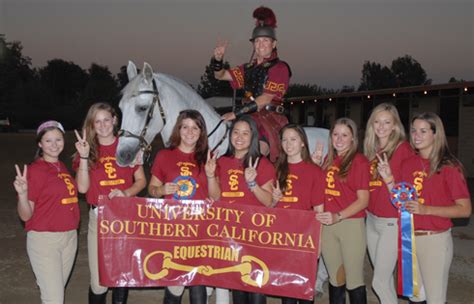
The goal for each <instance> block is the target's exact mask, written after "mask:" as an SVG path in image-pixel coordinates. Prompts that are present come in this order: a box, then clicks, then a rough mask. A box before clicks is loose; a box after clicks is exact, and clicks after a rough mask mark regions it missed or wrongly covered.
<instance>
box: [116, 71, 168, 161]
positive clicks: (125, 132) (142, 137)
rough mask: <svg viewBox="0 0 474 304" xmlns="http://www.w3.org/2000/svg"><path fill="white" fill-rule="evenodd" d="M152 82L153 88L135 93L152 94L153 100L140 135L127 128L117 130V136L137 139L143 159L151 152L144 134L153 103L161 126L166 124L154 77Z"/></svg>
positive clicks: (149, 119) (151, 115)
mask: <svg viewBox="0 0 474 304" xmlns="http://www.w3.org/2000/svg"><path fill="white" fill-rule="evenodd" d="M152 83H153V90H145V91H140V92H138V94H137V95H142V94H152V95H153V101H152V103H151V107H150V109H149V110H148V113H147V116H146V120H145V125H144V126H143V129H142V131H141V132H140V135H136V134H133V133H132V132H130V131H128V130H123V129H122V130H120V131H119V136H123V137H132V138H136V139H138V142H139V146H140V148H141V149H143V153H144V158H145V159H148V156H149V153H150V152H151V143H148V142H147V141H146V139H145V135H146V132H147V130H148V125H149V124H150V121H151V119H152V118H153V112H154V109H155V104H158V108H159V110H160V115H161V119H162V120H163V127H164V126H165V124H166V116H165V111H164V110H163V106H162V105H161V100H160V95H159V93H158V87H157V86H156V82H155V78H153V82H152ZM160 131H161V130H160Z"/></svg>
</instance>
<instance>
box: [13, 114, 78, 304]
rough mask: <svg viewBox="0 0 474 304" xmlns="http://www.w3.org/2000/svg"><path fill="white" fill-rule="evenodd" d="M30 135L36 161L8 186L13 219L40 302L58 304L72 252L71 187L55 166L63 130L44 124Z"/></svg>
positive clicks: (56, 124)
mask: <svg viewBox="0 0 474 304" xmlns="http://www.w3.org/2000/svg"><path fill="white" fill-rule="evenodd" d="M36 134H37V135H36V143H37V145H38V152H37V155H36V158H35V160H34V162H33V163H31V164H30V165H28V166H24V167H23V172H22V171H21V170H20V168H19V167H18V165H15V168H16V172H17V175H16V178H15V181H14V183H13V185H14V187H15V190H16V192H17V193H18V207H17V209H18V214H19V216H20V218H21V219H22V220H23V221H25V222H26V223H25V230H26V231H27V236H26V248H27V252H28V257H29V259H30V262H31V266H32V268H33V272H34V274H35V277H36V283H37V284H38V286H39V288H40V293H41V302H42V303H64V287H65V286H66V282H67V280H68V278H69V275H70V273H71V270H72V266H73V264H74V260H75V257H76V251H77V229H78V226H79V213H80V211H79V206H78V199H77V186H76V182H75V180H74V178H72V176H71V175H70V174H69V172H68V170H67V169H66V166H65V165H64V163H63V162H61V161H60V160H59V155H60V154H61V152H62V151H63V149H64V128H63V126H62V125H61V124H60V123H59V122H57V121H53V120H51V121H47V122H45V123H43V124H41V125H40V126H39V127H38V130H37V132H36Z"/></svg>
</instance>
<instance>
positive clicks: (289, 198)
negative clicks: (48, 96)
mask: <svg viewBox="0 0 474 304" xmlns="http://www.w3.org/2000/svg"><path fill="white" fill-rule="evenodd" d="M280 140H281V147H282V149H281V150H280V155H279V157H278V161H277V163H276V175H277V182H276V187H274V189H273V203H274V204H276V207H277V208H287V209H299V210H315V211H316V212H323V203H324V174H323V172H322V170H321V168H319V167H318V166H317V165H316V164H314V163H313V161H312V159H311V155H310V153H309V149H308V139H307V137H306V134H305V133H304V130H303V128H301V127H300V126H298V125H294V124H289V125H286V126H284V127H283V128H282V129H281V131H280ZM281 303H282V304H296V303H299V304H309V303H313V301H308V300H301V299H291V298H282V300H281Z"/></svg>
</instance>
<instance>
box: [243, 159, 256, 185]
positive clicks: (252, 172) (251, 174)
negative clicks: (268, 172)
mask: <svg viewBox="0 0 474 304" xmlns="http://www.w3.org/2000/svg"><path fill="white" fill-rule="evenodd" d="M258 161H259V158H258V157H257V159H256V160H255V163H254V164H252V158H250V159H249V166H248V167H247V168H245V171H244V175H245V181H246V182H247V183H251V182H254V181H255V179H256V178H257V166H258Z"/></svg>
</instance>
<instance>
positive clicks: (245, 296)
mask: <svg viewBox="0 0 474 304" xmlns="http://www.w3.org/2000/svg"><path fill="white" fill-rule="evenodd" d="M232 303H239V304H240V303H241V304H248V303H249V293H248V292H246V291H242V290H235V289H234V290H232Z"/></svg>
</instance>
